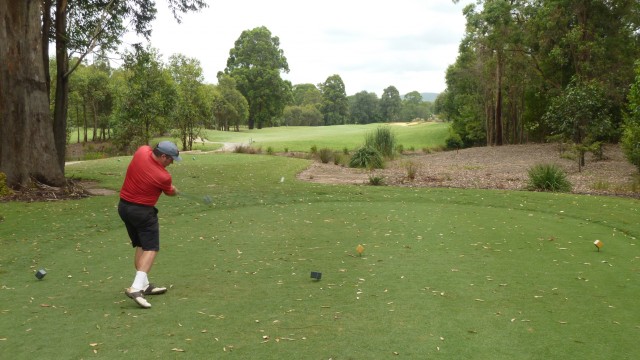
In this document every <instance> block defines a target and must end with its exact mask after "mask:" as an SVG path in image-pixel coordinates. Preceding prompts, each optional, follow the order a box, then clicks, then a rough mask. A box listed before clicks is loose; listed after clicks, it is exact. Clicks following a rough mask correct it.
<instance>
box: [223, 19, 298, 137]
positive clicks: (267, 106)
mask: <svg viewBox="0 0 640 360" xmlns="http://www.w3.org/2000/svg"><path fill="white" fill-rule="evenodd" d="M281 72H285V73H288V72H289V64H288V63H287V58H286V57H285V56H284V51H283V50H282V49H280V39H279V38H278V37H277V36H271V31H269V29H267V28H266V27H264V26H261V27H257V28H254V29H252V30H245V31H243V32H242V34H240V37H239V38H238V39H237V40H236V42H235V44H234V47H233V48H232V49H231V50H230V51H229V59H228V60H227V67H226V68H225V70H224V73H225V74H228V75H230V76H231V77H233V78H234V79H235V80H236V84H237V88H238V90H239V91H240V92H241V93H242V95H243V96H244V97H245V99H247V103H248V104H249V121H248V126H249V129H253V128H254V126H255V127H257V128H258V129H261V128H262V127H265V126H273V125H276V119H278V118H279V117H280V116H281V115H282V111H283V110H284V107H285V106H286V105H287V104H289V103H290V102H291V100H292V95H291V82H289V81H287V80H283V79H282V77H281V76H280V74H281Z"/></svg>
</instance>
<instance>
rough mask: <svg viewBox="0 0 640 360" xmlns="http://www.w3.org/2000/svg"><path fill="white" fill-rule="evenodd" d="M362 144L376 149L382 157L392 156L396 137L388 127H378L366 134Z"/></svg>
mask: <svg viewBox="0 0 640 360" xmlns="http://www.w3.org/2000/svg"><path fill="white" fill-rule="evenodd" d="M364 146H365V147H371V148H374V149H376V150H378V152H379V153H380V154H382V156H384V157H387V158H392V157H393V152H394V150H395V148H396V137H395V135H394V134H393V133H392V132H391V129H390V128H389V127H379V128H377V129H376V130H375V131H374V132H372V133H369V134H367V136H366V137H365V141H364Z"/></svg>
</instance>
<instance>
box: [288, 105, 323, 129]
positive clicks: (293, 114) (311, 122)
mask: <svg viewBox="0 0 640 360" xmlns="http://www.w3.org/2000/svg"><path fill="white" fill-rule="evenodd" d="M282 119H283V124H282V125H285V126H319V125H322V124H324V119H323V117H322V113H321V112H320V110H318V106H317V105H312V104H311V105H301V106H286V107H285V108H284V111H283V113H282Z"/></svg>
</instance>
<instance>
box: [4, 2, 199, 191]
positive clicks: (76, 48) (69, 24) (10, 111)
mask: <svg viewBox="0 0 640 360" xmlns="http://www.w3.org/2000/svg"><path fill="white" fill-rule="evenodd" d="M167 2H168V4H169V7H170V8H171V9H172V11H173V12H174V15H176V16H177V14H178V13H180V12H185V11H196V10H198V9H200V8H202V7H204V6H206V4H205V2H204V0H167ZM0 14H2V15H1V16H2V19H3V28H7V29H9V28H10V29H11V30H6V31H5V30H3V31H1V32H0V33H1V34H0V41H1V43H2V44H3V46H2V47H3V49H2V50H1V51H0V63H2V65H0V72H1V76H0V89H5V90H9V91H8V92H5V91H3V92H2V93H1V94H2V95H3V96H0V112H2V113H1V114H0V115H1V116H2V128H3V129H2V134H3V135H0V154H1V155H0V171H3V172H5V173H6V175H7V185H8V186H10V187H12V188H19V187H26V186H28V185H29V184H30V182H31V180H32V179H36V180H38V181H41V182H43V183H46V184H48V185H54V186H62V185H64V184H65V182H66V180H65V178H64V159H65V148H66V136H67V133H66V131H67V126H66V121H67V111H68V110H67V109H68V90H69V89H68V81H69V76H70V75H71V74H72V73H73V70H74V69H73V68H70V67H69V63H68V61H69V59H70V58H72V57H77V58H79V59H80V60H82V59H83V58H84V57H85V56H86V54H88V53H90V52H92V51H94V50H95V49H96V48H98V47H102V48H103V49H107V48H110V46H114V44H115V43H114V42H117V41H119V39H120V38H121V35H122V33H123V31H124V30H125V27H124V26H123V24H127V23H131V24H133V26H134V28H135V30H136V32H138V33H140V34H144V35H148V34H150V29H149V28H148V25H149V24H150V22H151V21H152V20H153V19H154V17H155V1H153V0H124V1H114V0H93V1H77V0H76V1H73V0H71V1H69V0H38V1H36V0H24V1H2V4H0ZM50 40H55V42H56V74H55V75H56V79H57V80H56V85H55V87H54V86H51V81H50V78H49V76H50V71H49V68H48V66H46V64H47V62H48V59H49V41H50ZM18 49H21V50H20V51H18ZM71 53H73V54H77V55H78V56H72V55H73V54H71ZM18 64H20V65H19V66H18ZM50 88H54V89H55V94H56V96H55V102H54V117H53V121H51V115H50V114H49V111H48V109H49V101H48V100H49V97H48V94H49V89H50ZM5 94H11V95H7V96H5ZM52 124H53V125H52ZM24 131H28V135H29V136H28V137H27V136H26V135H27V134H26V133H25V134H24V135H25V137H20V136H21V135H22V132H24ZM5 134H11V135H10V137H8V135H5ZM27 138H29V139H31V141H28V142H24V143H23V144H17V143H16V141H23V140H24V139H27ZM34 144H38V145H37V146H35V145H34ZM52 150H53V151H52ZM50 156H54V157H55V158H54V159H53V161H51V159H50ZM53 166H57V167H58V169H57V170H54V169H53Z"/></svg>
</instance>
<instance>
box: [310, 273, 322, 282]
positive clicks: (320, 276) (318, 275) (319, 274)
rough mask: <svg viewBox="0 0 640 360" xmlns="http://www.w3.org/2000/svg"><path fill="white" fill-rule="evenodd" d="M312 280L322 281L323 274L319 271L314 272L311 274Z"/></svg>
mask: <svg viewBox="0 0 640 360" xmlns="http://www.w3.org/2000/svg"><path fill="white" fill-rule="evenodd" d="M311 278H312V279H313V280H320V279H321V278H322V273H321V272H317V271H312V272H311Z"/></svg>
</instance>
